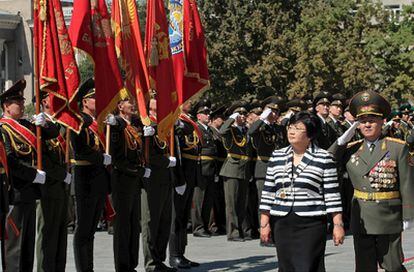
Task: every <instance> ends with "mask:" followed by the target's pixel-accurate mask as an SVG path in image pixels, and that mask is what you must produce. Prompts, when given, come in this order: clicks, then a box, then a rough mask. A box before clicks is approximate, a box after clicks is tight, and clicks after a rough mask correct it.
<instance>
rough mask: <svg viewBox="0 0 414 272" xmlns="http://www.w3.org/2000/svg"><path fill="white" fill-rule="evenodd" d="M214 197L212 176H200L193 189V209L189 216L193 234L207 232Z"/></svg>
mask: <svg viewBox="0 0 414 272" xmlns="http://www.w3.org/2000/svg"><path fill="white" fill-rule="evenodd" d="M215 195H216V192H215V184H214V176H201V178H200V180H199V181H198V183H197V187H196V188H195V189H194V209H193V210H192V216H191V217H192V221H193V233H195V232H203V231H207V232H208V231H209V221H210V214H211V209H212V208H213V204H214V196H215Z"/></svg>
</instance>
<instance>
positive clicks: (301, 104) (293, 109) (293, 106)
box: [280, 98, 308, 127]
mask: <svg viewBox="0 0 414 272" xmlns="http://www.w3.org/2000/svg"><path fill="white" fill-rule="evenodd" d="M286 108H287V109H288V110H287V112H286V113H285V115H284V116H283V117H282V119H281V121H280V125H282V126H283V127H286V126H287V123H288V122H289V119H290V117H292V116H293V115H294V114H295V113H297V112H300V111H303V110H306V109H307V108H308V104H307V103H306V102H305V101H304V100H303V99H299V98H294V99H292V100H289V101H288V102H287V103H286Z"/></svg>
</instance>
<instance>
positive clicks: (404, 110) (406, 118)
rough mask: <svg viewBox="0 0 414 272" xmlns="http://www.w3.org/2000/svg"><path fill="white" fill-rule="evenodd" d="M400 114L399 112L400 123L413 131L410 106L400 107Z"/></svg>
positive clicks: (413, 125)
mask: <svg viewBox="0 0 414 272" xmlns="http://www.w3.org/2000/svg"><path fill="white" fill-rule="evenodd" d="M399 110H400V112H401V121H402V122H404V123H405V124H407V128H408V129H409V130H410V129H413V128H414V124H413V122H412V120H411V119H410V114H412V106H411V105H410V104H404V105H401V106H400V109H399Z"/></svg>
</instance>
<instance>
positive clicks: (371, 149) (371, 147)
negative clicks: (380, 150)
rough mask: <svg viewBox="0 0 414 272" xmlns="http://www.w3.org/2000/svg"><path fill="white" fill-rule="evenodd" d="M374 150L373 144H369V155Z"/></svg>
mask: <svg viewBox="0 0 414 272" xmlns="http://www.w3.org/2000/svg"><path fill="white" fill-rule="evenodd" d="M374 149H375V144H371V145H370V146H369V153H371V154H372V152H374Z"/></svg>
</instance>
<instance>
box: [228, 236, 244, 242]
mask: <svg viewBox="0 0 414 272" xmlns="http://www.w3.org/2000/svg"><path fill="white" fill-rule="evenodd" d="M227 241H229V242H244V241H245V240H244V238H241V237H230V238H227Z"/></svg>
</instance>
